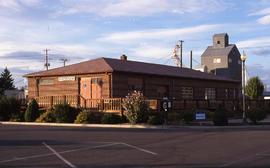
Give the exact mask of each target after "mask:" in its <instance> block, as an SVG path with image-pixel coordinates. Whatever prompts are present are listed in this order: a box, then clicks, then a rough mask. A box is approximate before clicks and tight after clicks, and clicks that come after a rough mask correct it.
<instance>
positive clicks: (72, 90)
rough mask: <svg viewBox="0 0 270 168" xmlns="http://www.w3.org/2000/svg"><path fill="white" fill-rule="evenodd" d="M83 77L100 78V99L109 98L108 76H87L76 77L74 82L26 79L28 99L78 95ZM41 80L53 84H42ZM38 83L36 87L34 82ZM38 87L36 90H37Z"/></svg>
mask: <svg viewBox="0 0 270 168" xmlns="http://www.w3.org/2000/svg"><path fill="white" fill-rule="evenodd" d="M84 77H90V78H101V79H102V85H101V86H102V87H101V89H102V92H101V93H102V98H109V96H110V89H109V83H110V78H109V75H108V74H89V75H77V76H76V78H75V81H58V76H57V77H40V78H38V79H35V78H32V77H30V78H28V94H29V98H30V99H31V98H35V97H38V96H59V95H78V94H80V84H79V83H80V79H81V78H84ZM42 80H53V84H42V82H40V81H42ZM37 81H39V84H38V85H37V84H36V82H37ZM37 87H38V90H37Z"/></svg>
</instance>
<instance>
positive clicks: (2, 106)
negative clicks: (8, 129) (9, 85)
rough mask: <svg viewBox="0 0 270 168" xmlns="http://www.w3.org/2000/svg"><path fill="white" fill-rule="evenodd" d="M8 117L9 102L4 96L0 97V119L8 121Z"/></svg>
mask: <svg viewBox="0 0 270 168" xmlns="http://www.w3.org/2000/svg"><path fill="white" fill-rule="evenodd" d="M9 119H10V113H9V102H8V99H7V98H6V97H0V120H1V121H8V120H9Z"/></svg>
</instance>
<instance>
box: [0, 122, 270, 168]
mask: <svg viewBox="0 0 270 168" xmlns="http://www.w3.org/2000/svg"><path fill="white" fill-rule="evenodd" d="M0 133H1V136H0V149H1V150H0V167H1V168H2V167H3V168H13V167H20V168H22V167H30V168H34V167H42V168H45V167H55V168H56V167H57V168H59V167H63V168H70V167H71V168H86V167H90V168H91V167H97V168H122V167H131V168H135V167H136V168H141V167H147V168H148V167H170V168H171V167H174V168H179V167H187V168H192V167H194V168H195V167H196V168H200V167H205V168H207V167H215V168H217V167H228V168H236V167H237V168H239V167H249V168H256V167H258V168H259V167H260V168H269V167H270V141H269V139H270V131H268V129H267V128H264V129H251V130H247V129H240V128H233V129H208V128H206V129H193V128H177V129H163V130H153V129H108V128H73V127H45V126H42V127H40V126H9V125H0Z"/></svg>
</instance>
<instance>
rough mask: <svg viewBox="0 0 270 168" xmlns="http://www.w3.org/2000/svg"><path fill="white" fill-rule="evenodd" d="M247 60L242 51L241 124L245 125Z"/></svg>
mask: <svg viewBox="0 0 270 168" xmlns="http://www.w3.org/2000/svg"><path fill="white" fill-rule="evenodd" d="M246 59H247V56H246V53H245V51H243V54H242V55H241V61H242V99H243V123H247V116H246V102H245V77H246V73H245V69H246V67H245V61H246Z"/></svg>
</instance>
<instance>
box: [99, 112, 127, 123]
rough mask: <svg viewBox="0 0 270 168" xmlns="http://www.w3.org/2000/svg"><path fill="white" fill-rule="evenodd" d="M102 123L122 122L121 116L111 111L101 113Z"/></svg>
mask: <svg viewBox="0 0 270 168" xmlns="http://www.w3.org/2000/svg"><path fill="white" fill-rule="evenodd" d="M101 123H102V124H119V123H122V118H121V116H120V115H117V114H112V113H106V114H104V115H103V117H102V119H101Z"/></svg>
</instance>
